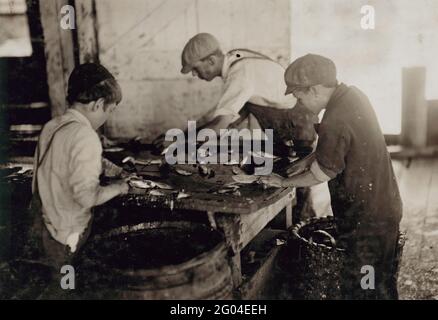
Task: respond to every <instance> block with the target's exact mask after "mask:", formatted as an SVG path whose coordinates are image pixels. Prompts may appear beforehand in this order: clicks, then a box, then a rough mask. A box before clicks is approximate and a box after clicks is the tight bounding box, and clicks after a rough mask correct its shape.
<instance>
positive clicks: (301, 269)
mask: <svg viewBox="0 0 438 320" xmlns="http://www.w3.org/2000/svg"><path fill="white" fill-rule="evenodd" d="M290 237H291V239H289V241H288V244H287V246H285V248H284V252H283V253H282V255H281V259H280V261H279V263H278V266H279V268H280V269H281V270H282V272H284V273H289V276H288V281H289V282H291V283H290V284H289V291H290V292H291V296H292V297H293V298H294V299H311V300H325V299H330V300H332V299H342V295H341V290H340V277H341V274H340V272H341V270H342V265H343V263H344V259H345V256H346V252H345V250H344V249H342V248H338V247H337V246H336V238H337V232H336V226H335V221H334V218H333V217H332V216H328V217H320V218H311V219H309V220H307V221H303V222H301V223H298V224H296V225H294V226H293V227H292V229H291V234H290ZM404 243H405V235H404V234H403V233H400V235H399V241H398V248H397V257H396V261H395V268H396V270H397V274H398V270H399V266H400V260H401V256H402V251H403V246H404Z"/></svg>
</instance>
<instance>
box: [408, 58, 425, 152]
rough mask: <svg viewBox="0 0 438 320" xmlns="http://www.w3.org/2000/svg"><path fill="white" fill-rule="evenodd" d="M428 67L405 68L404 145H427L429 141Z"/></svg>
mask: <svg viewBox="0 0 438 320" xmlns="http://www.w3.org/2000/svg"><path fill="white" fill-rule="evenodd" d="M425 85H426V68H424V67H413V68H403V74H402V132H401V140H402V144H403V145H404V146H408V147H425V146H426V143H427V112H428V108H427V101H426V98H425Z"/></svg>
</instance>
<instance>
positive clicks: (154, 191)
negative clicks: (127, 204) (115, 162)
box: [128, 177, 190, 200]
mask: <svg viewBox="0 0 438 320" xmlns="http://www.w3.org/2000/svg"><path fill="white" fill-rule="evenodd" d="M128 183H129V185H130V186H131V187H132V188H135V189H141V190H148V189H150V190H149V192H147V194H148V195H151V196H156V197H164V196H168V195H169V192H166V191H162V190H167V191H169V190H174V189H173V187H172V186H170V185H168V184H166V183H164V182H158V181H152V180H145V179H142V178H137V177H134V178H131V179H130V180H129V181H128ZM172 193H177V195H176V199H177V200H178V199H184V198H188V197H190V195H189V194H188V193H185V192H184V190H182V191H177V190H174V191H173V192H172Z"/></svg>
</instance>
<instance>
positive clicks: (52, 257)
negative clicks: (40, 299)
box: [30, 214, 93, 274]
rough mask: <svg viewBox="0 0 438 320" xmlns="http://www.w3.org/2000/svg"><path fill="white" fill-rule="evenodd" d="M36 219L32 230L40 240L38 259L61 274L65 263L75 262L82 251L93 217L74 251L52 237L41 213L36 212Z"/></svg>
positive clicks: (33, 235) (38, 243) (33, 234)
mask: <svg viewBox="0 0 438 320" xmlns="http://www.w3.org/2000/svg"><path fill="white" fill-rule="evenodd" d="M34 219H35V220H34V222H33V225H32V228H31V231H30V232H31V234H32V237H33V238H36V239H38V241H36V243H37V246H38V247H39V248H37V251H38V252H39V256H38V258H37V260H39V261H41V262H42V263H44V264H46V265H48V266H50V267H51V268H52V269H53V272H54V273H55V274H56V273H58V274H59V272H60V269H61V267H62V266H63V265H72V264H74V260H75V258H76V256H77V254H78V253H79V252H80V251H81V249H82V247H83V246H84V244H85V242H86V241H87V239H88V237H89V235H90V232H91V225H92V221H93V219H92V218H91V219H90V221H89V223H88V226H87V228H86V229H85V230H84V232H83V233H82V234H81V235H80V237H79V242H78V244H77V246H76V251H75V252H74V253H72V252H71V251H70V248H69V247H68V246H67V245H64V244H62V243H60V242H58V241H56V240H55V239H54V238H53V237H52V235H51V234H50V232H49V230H48V229H47V227H46V225H45V223H44V221H43V218H42V216H41V214H36V215H35V218H34Z"/></svg>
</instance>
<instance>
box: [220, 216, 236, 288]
mask: <svg viewBox="0 0 438 320" xmlns="http://www.w3.org/2000/svg"><path fill="white" fill-rule="evenodd" d="M216 223H217V226H218V228H219V229H220V230H221V231H222V232H223V233H224V236H225V241H226V243H227V246H228V247H229V248H230V250H231V252H230V254H231V261H230V262H231V274H232V277H233V282H234V288H235V289H237V288H238V287H239V286H240V284H241V283H242V266H241V261H240V250H241V248H240V244H239V242H240V236H241V221H240V216H238V215H235V214H222V213H220V214H219V213H217V214H216Z"/></svg>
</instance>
